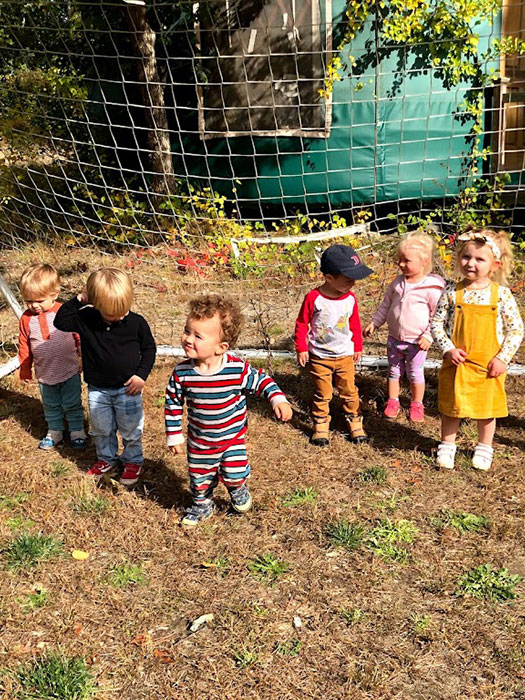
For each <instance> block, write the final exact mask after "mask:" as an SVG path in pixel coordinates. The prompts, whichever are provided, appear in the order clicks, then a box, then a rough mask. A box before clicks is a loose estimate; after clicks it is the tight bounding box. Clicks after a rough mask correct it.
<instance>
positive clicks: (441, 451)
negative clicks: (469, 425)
mask: <svg viewBox="0 0 525 700" xmlns="http://www.w3.org/2000/svg"><path fill="white" fill-rule="evenodd" d="M455 456H456V445H455V443H453V442H440V443H439V445H438V450H437V458H436V462H437V465H438V467H441V468H442V469H454V458H455Z"/></svg>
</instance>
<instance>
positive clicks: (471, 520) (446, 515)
mask: <svg viewBox="0 0 525 700" xmlns="http://www.w3.org/2000/svg"><path fill="white" fill-rule="evenodd" d="M430 522H431V524H432V525H433V526H434V527H438V528H445V527H453V528H455V529H456V530H458V531H459V532H461V533H464V532H479V531H480V530H484V529H487V528H488V526H489V523H490V521H489V519H488V518H486V517H485V516H484V515H476V514H475V513H464V512H460V511H453V510H442V511H440V513H439V515H438V516H437V517H435V518H432V520H431V521H430Z"/></svg>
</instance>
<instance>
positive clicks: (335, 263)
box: [321, 244, 374, 280]
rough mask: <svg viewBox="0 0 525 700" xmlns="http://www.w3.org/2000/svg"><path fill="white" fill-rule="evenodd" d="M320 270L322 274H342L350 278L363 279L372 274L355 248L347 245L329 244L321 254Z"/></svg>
mask: <svg viewBox="0 0 525 700" xmlns="http://www.w3.org/2000/svg"><path fill="white" fill-rule="evenodd" d="M321 272H322V273H323V274H324V275H344V276H345V277H348V278H349V279H351V280H363V279H364V278H365V277H368V275H371V274H373V272H374V271H373V270H371V269H370V268H369V267H367V266H366V265H365V264H364V263H363V262H361V258H360V257H359V255H358V254H357V253H356V252H355V250H354V249H353V248H352V247H351V246H349V245H341V244H337V245H331V246H330V247H329V248H327V249H326V250H325V251H324V252H323V254H322V255H321Z"/></svg>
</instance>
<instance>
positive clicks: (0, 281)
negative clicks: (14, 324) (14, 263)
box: [0, 275, 24, 318]
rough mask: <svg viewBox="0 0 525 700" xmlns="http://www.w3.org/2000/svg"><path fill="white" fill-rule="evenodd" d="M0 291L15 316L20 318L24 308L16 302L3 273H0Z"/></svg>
mask: <svg viewBox="0 0 525 700" xmlns="http://www.w3.org/2000/svg"><path fill="white" fill-rule="evenodd" d="M0 292H2V294H3V295H4V297H5V300H6V301H7V303H8V304H9V306H10V307H11V309H12V310H13V311H14V313H15V315H16V317H17V318H20V316H21V315H22V314H23V313H24V309H23V308H22V307H21V306H20V304H19V303H18V301H17V299H16V297H15V295H14V294H13V292H12V291H11V289H10V288H9V285H8V284H7V282H6V281H5V279H4V277H3V275H0Z"/></svg>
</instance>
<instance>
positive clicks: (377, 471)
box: [359, 466, 388, 484]
mask: <svg viewBox="0 0 525 700" xmlns="http://www.w3.org/2000/svg"><path fill="white" fill-rule="evenodd" d="M387 476H388V475H387V471H386V469H385V468H384V467H380V466H374V467H368V468H367V469H365V470H364V471H362V472H361V474H360V475H359V478H360V479H361V481H364V482H365V483H367V482H374V483H376V484H382V483H384V482H385V481H386V480H387Z"/></svg>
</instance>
